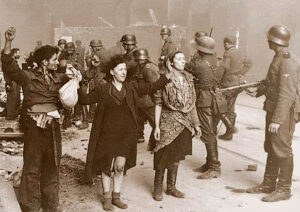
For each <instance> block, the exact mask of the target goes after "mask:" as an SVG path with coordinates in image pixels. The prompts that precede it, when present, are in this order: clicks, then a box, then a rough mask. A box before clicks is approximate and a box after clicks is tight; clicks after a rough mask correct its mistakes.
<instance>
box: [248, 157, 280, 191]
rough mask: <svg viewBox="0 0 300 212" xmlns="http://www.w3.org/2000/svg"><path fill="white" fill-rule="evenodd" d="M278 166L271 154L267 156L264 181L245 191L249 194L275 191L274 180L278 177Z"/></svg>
mask: <svg viewBox="0 0 300 212" xmlns="http://www.w3.org/2000/svg"><path fill="white" fill-rule="evenodd" d="M278 171H279V164H278V160H276V158H275V157H274V156H272V154H270V153H269V154H268V157H267V162H266V169H265V174H264V180H263V182H262V183H261V184H259V185H257V186H254V187H252V188H249V189H247V190H246V192H247V193H250V194H260V193H267V194H269V193H271V192H273V191H275V189H276V184H277V182H276V180H277V177H278Z"/></svg>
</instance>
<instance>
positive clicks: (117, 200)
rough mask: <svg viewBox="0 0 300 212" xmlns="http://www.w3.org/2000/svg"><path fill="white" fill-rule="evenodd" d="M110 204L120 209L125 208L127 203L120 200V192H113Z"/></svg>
mask: <svg viewBox="0 0 300 212" xmlns="http://www.w3.org/2000/svg"><path fill="white" fill-rule="evenodd" d="M112 204H113V205H115V206H117V207H118V208H121V209H127V208H128V205H127V204H126V203H124V202H122V200H121V195H120V192H118V193H117V192H113V194H112Z"/></svg>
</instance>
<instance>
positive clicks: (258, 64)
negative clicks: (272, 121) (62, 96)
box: [0, 0, 300, 80]
mask: <svg viewBox="0 0 300 212" xmlns="http://www.w3.org/2000/svg"><path fill="white" fill-rule="evenodd" d="M298 8H300V1H297V0H284V1H283V0H264V1H262V0H85V1H82V0H51V1H49V0H1V1H0V11H1V12H0V30H1V31H2V32H3V31H4V30H5V29H6V28H7V27H9V26H12V25H14V26H15V27H16V28H17V31H18V36H20V37H21V38H22V39H16V42H15V45H16V46H17V47H19V48H20V49H21V50H22V53H23V54H25V53H26V52H29V51H31V50H32V49H33V47H34V46H35V45H36V41H37V40H42V41H43V43H44V44H46V43H50V44H55V43H56V42H57V40H58V39H59V38H60V36H72V38H73V40H75V39H81V40H82V42H83V44H84V45H86V44H88V42H89V41H90V40H91V39H101V40H102V42H103V43H104V45H105V47H106V48H109V47H111V46H113V45H114V44H115V42H116V41H117V40H118V39H120V37H121V36H122V34H123V33H130V32H131V33H135V34H136V36H137V41H138V46H139V47H145V48H148V49H149V51H150V55H151V57H152V59H153V60H157V58H158V55H159V51H160V45H161V43H160V42H161V41H160V36H159V30H160V27H161V26H162V25H168V26H171V27H172V28H173V31H174V32H176V33H177V34H176V35H177V37H178V35H179V36H180V40H181V42H180V45H181V46H184V48H185V53H186V54H188V55H187V56H189V55H191V54H192V53H193V49H191V47H190V45H189V41H190V40H191V39H192V37H193V34H194V33H195V31H198V30H205V31H207V32H210V30H211V27H213V32H212V37H213V38H214V39H215V40H216V42H217V49H216V50H217V53H218V56H222V53H223V46H222V45H223V42H222V39H223V37H224V36H225V35H227V34H234V35H237V33H238V34H239V41H240V48H241V49H242V50H244V51H245V52H246V53H247V55H248V56H249V57H250V58H251V59H252V60H253V62H254V67H253V70H252V71H251V73H250V74H249V75H248V79H249V78H250V79H255V80H257V79H260V78H262V77H264V76H265V74H266V72H267V68H268V63H266V61H270V59H271V58H272V56H273V52H271V51H269V50H268V46H267V42H266V36H265V34H266V32H267V31H268V29H269V28H270V26H272V25H274V24H280V25H281V24H282V25H286V26H287V27H288V28H289V29H290V31H291V34H292V38H291V50H292V51H293V52H295V53H296V54H297V55H300V48H299V44H300V31H299V30H298V28H297V27H298V26H297V24H298V23H299V18H298V14H299V10H298ZM298 25H299V24H298ZM1 40H2V42H3V37H2V38H1Z"/></svg>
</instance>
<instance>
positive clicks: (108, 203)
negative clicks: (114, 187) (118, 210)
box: [103, 192, 114, 211]
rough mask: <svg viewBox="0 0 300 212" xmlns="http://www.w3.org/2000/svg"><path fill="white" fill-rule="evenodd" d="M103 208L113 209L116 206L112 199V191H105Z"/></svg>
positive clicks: (106, 209)
mask: <svg viewBox="0 0 300 212" xmlns="http://www.w3.org/2000/svg"><path fill="white" fill-rule="evenodd" d="M103 198H104V200H103V209H104V210H105V211H113V210H114V206H113V205H112V199H111V194H110V192H104V193H103Z"/></svg>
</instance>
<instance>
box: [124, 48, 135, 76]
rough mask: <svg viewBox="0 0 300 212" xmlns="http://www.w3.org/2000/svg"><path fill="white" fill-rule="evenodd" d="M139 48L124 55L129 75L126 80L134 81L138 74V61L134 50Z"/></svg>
mask: <svg viewBox="0 0 300 212" xmlns="http://www.w3.org/2000/svg"><path fill="white" fill-rule="evenodd" d="M136 49H137V48H134V49H133V50H131V51H130V52H128V53H126V54H125V55H124V60H125V62H126V67H127V77H126V81H132V80H133V79H134V78H135V76H136V75H137V74H138V62H136V61H135V59H134V57H133V52H134V51H135V50H136Z"/></svg>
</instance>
